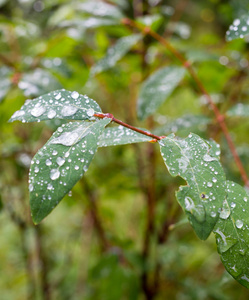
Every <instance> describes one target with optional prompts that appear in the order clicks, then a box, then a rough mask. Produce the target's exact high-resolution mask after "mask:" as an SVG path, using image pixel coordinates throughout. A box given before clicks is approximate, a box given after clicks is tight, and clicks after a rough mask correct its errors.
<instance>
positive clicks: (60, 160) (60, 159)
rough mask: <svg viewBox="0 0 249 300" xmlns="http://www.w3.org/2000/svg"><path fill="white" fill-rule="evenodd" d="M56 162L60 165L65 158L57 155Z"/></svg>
mask: <svg viewBox="0 0 249 300" xmlns="http://www.w3.org/2000/svg"><path fill="white" fill-rule="evenodd" d="M56 162H57V164H58V165H59V166H62V165H63V164H64V163H65V158H63V157H60V156H59V157H57V159H56Z"/></svg>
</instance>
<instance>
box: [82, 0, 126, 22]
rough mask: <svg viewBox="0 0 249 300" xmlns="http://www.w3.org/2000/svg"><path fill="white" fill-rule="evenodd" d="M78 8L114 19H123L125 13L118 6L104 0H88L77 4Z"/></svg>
mask: <svg viewBox="0 0 249 300" xmlns="http://www.w3.org/2000/svg"><path fill="white" fill-rule="evenodd" d="M77 9H78V10H80V11H84V12H86V13H89V14H92V15H94V16H97V17H106V18H112V19H121V18H122V17H123V14H122V13H121V11H120V10H119V9H118V7H117V6H114V5H111V4H108V3H105V2H103V1H94V0H91V1H88V2H84V3H80V4H79V5H77Z"/></svg>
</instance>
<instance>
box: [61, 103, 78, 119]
mask: <svg viewBox="0 0 249 300" xmlns="http://www.w3.org/2000/svg"><path fill="white" fill-rule="evenodd" d="M77 110H78V107H76V106H72V105H66V106H63V108H62V110H61V114H62V115H63V116H64V117H69V116H72V115H74V114H75V113H76V112H77Z"/></svg>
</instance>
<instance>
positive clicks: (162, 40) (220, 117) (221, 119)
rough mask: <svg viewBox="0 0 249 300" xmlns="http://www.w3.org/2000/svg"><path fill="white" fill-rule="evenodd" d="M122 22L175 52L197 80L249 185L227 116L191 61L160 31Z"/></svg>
mask: <svg viewBox="0 0 249 300" xmlns="http://www.w3.org/2000/svg"><path fill="white" fill-rule="evenodd" d="M122 23H123V24H125V25H129V26H131V27H133V28H136V29H139V30H140V31H142V32H143V33H144V34H148V35H150V36H151V37H153V38H154V39H155V40H157V41H158V42H159V43H160V44H162V45H163V46H164V47H165V48H166V49H168V50H169V51H170V52H171V54H173V56H174V57H175V58H177V59H178V60H179V61H180V62H181V64H182V65H183V66H184V67H185V68H186V69H187V70H188V72H189V74H190V75H191V77H192V79H193V80H194V81H195V83H196V85H197V87H198V89H199V90H200V92H201V93H202V94H203V95H204V96H205V97H206V99H207V102H208V104H209V105H210V107H211V109H212V110H213V112H214V115H215V118H216V120H217V122H218V124H219V126H220V128H221V130H222V132H223V134H224V136H225V138H226V140H227V143H228V146H229V148H230V151H231V153H232V155H233V157H234V160H235V163H236V165H237V167H238V169H239V172H240V174H241V178H242V179H243V181H244V183H245V185H246V186H249V179H248V177H247V174H246V171H245V169H244V167H243V165H242V162H241V160H240V158H239V155H238V153H237V150H236V147H235V145H234V143H233V140H232V138H231V136H230V133H229V130H228V128H227V125H226V123H225V118H224V116H223V115H222V114H221V112H220V111H219V109H218V107H217V106H216V104H215V103H214V102H213V100H212V98H211V96H210V95H209V93H208V92H207V91H206V89H205V87H204V85H203V84H202V82H201V81H200V79H199V78H198V76H197V74H196V72H195V70H194V69H193V67H192V65H191V63H190V62H189V61H187V60H186V59H185V57H184V56H183V55H182V54H181V53H180V52H179V51H178V50H176V49H175V48H174V47H173V46H172V45H171V44H170V43H169V42H168V41H167V40H166V39H165V38H163V37H162V36H160V35H159V34H158V33H156V32H155V31H153V30H152V29H151V28H150V27H147V26H144V25H141V24H139V23H137V22H135V21H133V20H131V19H128V18H124V19H122Z"/></svg>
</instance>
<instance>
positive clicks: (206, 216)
mask: <svg viewBox="0 0 249 300" xmlns="http://www.w3.org/2000/svg"><path fill="white" fill-rule="evenodd" d="M159 144H160V147H161V154H162V157H163V160H164V162H165V165H166V166H167V168H168V170H169V172H170V174H171V175H172V176H177V175H179V176H181V177H182V178H183V179H185V180H186V181H187V184H188V185H187V186H181V187H180V189H179V191H178V192H177V194H176V196H177V200H178V201H179V203H180V205H181V206H182V208H183V209H184V211H185V212H186V214H187V216H188V219H189V221H190V223H191V225H192V226H193V228H194V230H195V232H196V234H197V235H198V237H199V238H200V239H202V240H205V239H207V237H208V236H209V234H210V233H211V232H212V230H213V228H214V226H215V224H216V222H217V220H218V217H219V210H220V208H221V206H222V203H223V201H224V199H225V196H226V193H225V174H224V171H223V169H222V166H221V164H220V162H219V160H218V158H217V156H211V153H212V150H211V149H210V145H209V143H207V142H206V141H205V140H203V139H201V138H200V137H199V136H198V135H195V134H190V135H189V136H188V137H187V138H186V139H180V138H177V137H175V136H174V134H171V135H170V136H168V137H166V138H164V139H162V140H160V142H159Z"/></svg>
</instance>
